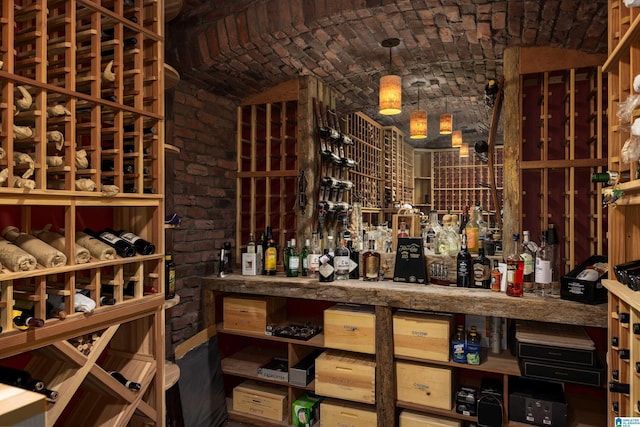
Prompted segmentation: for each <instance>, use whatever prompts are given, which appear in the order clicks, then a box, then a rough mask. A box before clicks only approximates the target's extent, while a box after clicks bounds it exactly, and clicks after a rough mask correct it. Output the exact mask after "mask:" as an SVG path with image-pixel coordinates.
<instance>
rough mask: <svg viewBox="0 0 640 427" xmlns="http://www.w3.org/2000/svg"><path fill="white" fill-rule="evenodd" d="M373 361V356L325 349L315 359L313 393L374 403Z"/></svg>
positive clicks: (374, 366)
mask: <svg viewBox="0 0 640 427" xmlns="http://www.w3.org/2000/svg"><path fill="white" fill-rule="evenodd" d="M375 378H376V362H375V359H374V357H373V356H365V355H363V354H355V353H349V352H345V351H338V350H327V351H325V352H324V353H322V354H321V355H320V356H318V358H317V359H316V388H315V392H316V394H319V395H322V396H329V397H337V398H340V399H346V400H351V401H354V402H363V403H375V401H376V393H375V392H376V381H375Z"/></svg>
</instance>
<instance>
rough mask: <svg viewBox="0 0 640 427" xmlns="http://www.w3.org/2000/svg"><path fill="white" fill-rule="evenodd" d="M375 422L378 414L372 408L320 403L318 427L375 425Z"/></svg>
mask: <svg viewBox="0 0 640 427" xmlns="http://www.w3.org/2000/svg"><path fill="white" fill-rule="evenodd" d="M377 424H378V416H377V414H376V411H375V409H373V408H372V409H365V408H358V407H356V406H353V405H349V404H344V405H343V404H335V403H330V402H322V403H321V404H320V427H344V426H349V427H375V426H376V425H377Z"/></svg>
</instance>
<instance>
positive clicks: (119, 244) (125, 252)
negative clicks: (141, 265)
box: [84, 228, 136, 258]
mask: <svg viewBox="0 0 640 427" xmlns="http://www.w3.org/2000/svg"><path fill="white" fill-rule="evenodd" d="M84 232H85V233H86V234H88V235H89V236H92V237H95V238H96V239H98V240H100V241H102V242H104V243H106V244H107V245H109V246H111V247H112V248H113V249H115V250H116V253H117V254H118V255H120V256H121V257H123V258H129V257H132V256H135V255H136V249H135V248H134V247H133V245H131V244H130V243H128V242H126V241H125V240H124V239H121V238H120V237H118V236H116V235H115V234H113V233H110V232H108V231H102V232H100V233H98V232H96V231H93V230H92V229H90V228H85V229H84Z"/></svg>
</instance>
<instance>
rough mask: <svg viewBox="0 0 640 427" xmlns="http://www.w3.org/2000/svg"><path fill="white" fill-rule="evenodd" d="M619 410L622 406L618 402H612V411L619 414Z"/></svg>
mask: <svg viewBox="0 0 640 427" xmlns="http://www.w3.org/2000/svg"><path fill="white" fill-rule="evenodd" d="M619 409H620V404H619V403H618V401H615V402H611V410H612V411H613V412H615V413H616V414H617V413H618V410H619Z"/></svg>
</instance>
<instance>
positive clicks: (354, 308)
mask: <svg viewBox="0 0 640 427" xmlns="http://www.w3.org/2000/svg"><path fill="white" fill-rule="evenodd" d="M324 346H325V347H328V348H337V349H340V350H349V351H357V352H359V353H368V354H375V352H376V315H375V313H374V309H373V307H368V306H359V305H348V304H337V305H334V306H333V307H330V308H328V309H326V310H325V311H324Z"/></svg>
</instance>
